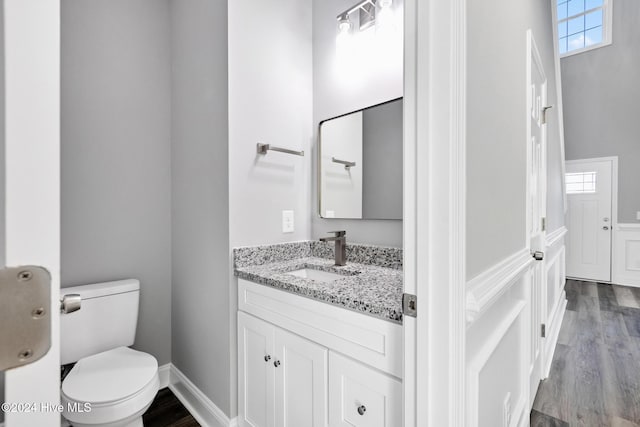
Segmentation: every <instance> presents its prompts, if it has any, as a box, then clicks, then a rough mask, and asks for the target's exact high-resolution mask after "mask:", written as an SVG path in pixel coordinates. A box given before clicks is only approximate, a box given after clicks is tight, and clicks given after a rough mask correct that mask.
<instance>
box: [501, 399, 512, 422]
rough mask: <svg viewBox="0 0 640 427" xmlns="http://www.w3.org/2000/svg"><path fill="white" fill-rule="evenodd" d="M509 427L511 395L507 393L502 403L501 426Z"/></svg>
mask: <svg viewBox="0 0 640 427" xmlns="http://www.w3.org/2000/svg"><path fill="white" fill-rule="evenodd" d="M510 425H511V393H507V395H506V396H505V397H504V401H503V402H502V426H503V427H509V426H510Z"/></svg>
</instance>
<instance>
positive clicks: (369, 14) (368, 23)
mask: <svg viewBox="0 0 640 427" xmlns="http://www.w3.org/2000/svg"><path fill="white" fill-rule="evenodd" d="M392 5H393V0H361V1H360V2H358V3H357V4H355V5H354V6H352V7H350V8H349V9H347V10H345V11H344V12H342V13H341V14H339V15H338V16H337V17H336V19H337V21H338V36H337V39H338V43H339V44H341V43H344V39H346V38H347V37H348V36H349V34H350V33H351V29H352V26H353V25H352V23H351V20H350V16H351V15H352V14H353V13H355V12H358V14H359V15H358V30H359V31H364V30H366V29H367V28H370V27H372V26H374V25H375V26H376V27H383V26H389V22H390V21H392V20H393V10H392V7H391V6H392ZM341 39H342V41H341Z"/></svg>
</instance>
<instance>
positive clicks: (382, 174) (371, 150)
mask: <svg viewBox="0 0 640 427" xmlns="http://www.w3.org/2000/svg"><path fill="white" fill-rule="evenodd" d="M318 158H319V165H318V171H319V190H320V196H319V197H318V199H319V204H320V216H321V217H322V218H345V219H402V98H398V99H394V100H392V101H389V102H385V103H383V104H378V105H374V106H372V107H368V108H365V109H363V110H359V111H354V112H352V113H349V114H345V115H342V116H339V117H335V118H332V119H328V120H324V121H322V122H321V123H320V138H319V155H318Z"/></svg>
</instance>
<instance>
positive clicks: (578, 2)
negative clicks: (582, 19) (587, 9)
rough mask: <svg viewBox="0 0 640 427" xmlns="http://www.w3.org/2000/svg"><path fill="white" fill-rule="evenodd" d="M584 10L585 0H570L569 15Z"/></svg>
mask: <svg viewBox="0 0 640 427" xmlns="http://www.w3.org/2000/svg"><path fill="white" fill-rule="evenodd" d="M583 12H584V0H569V12H568V13H569V16H573V15H577V14H578V13H583Z"/></svg>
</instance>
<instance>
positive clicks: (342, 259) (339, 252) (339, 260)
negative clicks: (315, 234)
mask: <svg viewBox="0 0 640 427" xmlns="http://www.w3.org/2000/svg"><path fill="white" fill-rule="evenodd" d="M329 233H334V234H335V236H333V237H321V238H320V241H321V242H336V248H335V258H336V263H335V264H336V265H347V232H346V231H344V230H341V231H329Z"/></svg>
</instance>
